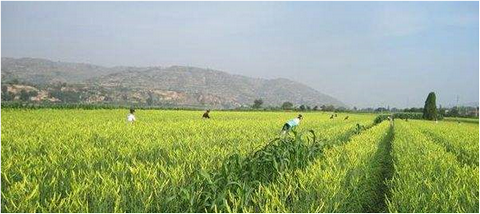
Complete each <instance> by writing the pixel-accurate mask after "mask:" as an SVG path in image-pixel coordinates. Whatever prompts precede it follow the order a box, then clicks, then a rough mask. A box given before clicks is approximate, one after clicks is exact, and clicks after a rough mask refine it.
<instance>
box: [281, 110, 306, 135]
mask: <svg viewBox="0 0 480 214" xmlns="http://www.w3.org/2000/svg"><path fill="white" fill-rule="evenodd" d="M302 119H303V117H302V115H301V114H299V115H298V117H297V118H294V119H291V120H289V121H288V122H287V123H285V125H283V128H282V134H286V133H287V132H288V131H290V130H291V129H292V128H293V127H295V126H298V125H299V124H300V121H301V120H302Z"/></svg>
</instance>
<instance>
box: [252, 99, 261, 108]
mask: <svg viewBox="0 0 480 214" xmlns="http://www.w3.org/2000/svg"><path fill="white" fill-rule="evenodd" d="M262 105H263V100H262V99H257V100H254V101H253V106H252V108H255V109H259V108H260V107H262Z"/></svg>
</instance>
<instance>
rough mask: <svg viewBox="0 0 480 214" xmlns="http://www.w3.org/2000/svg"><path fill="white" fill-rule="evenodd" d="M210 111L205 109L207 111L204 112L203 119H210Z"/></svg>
mask: <svg viewBox="0 0 480 214" xmlns="http://www.w3.org/2000/svg"><path fill="white" fill-rule="evenodd" d="M209 113H210V109H208V110H207V111H205V113H203V116H202V119H210V115H208V114H209Z"/></svg>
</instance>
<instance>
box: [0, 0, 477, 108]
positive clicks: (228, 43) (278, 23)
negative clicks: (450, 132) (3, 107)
mask: <svg viewBox="0 0 480 214" xmlns="http://www.w3.org/2000/svg"><path fill="white" fill-rule="evenodd" d="M1 4H2V22H1V23H2V32H1V35H2V38H1V39H2V56H9V57H39V58H47V59H51V60H60V61H70V62H86V63H93V64H98V65H105V66H113V65H132V66H154V65H162V66H167V65H189V66H197V67H204V68H206V67H208V68H213V69H218V70H223V71H227V72H229V73H234V74H242V75H246V76H250V77H261V78H279V77H283V78H288V79H292V80H296V81H298V82H301V83H304V84H307V85H309V86H311V87H313V88H315V89H317V90H319V91H321V92H324V93H326V94H329V95H332V96H334V97H336V98H338V99H340V100H341V101H343V102H345V103H347V104H349V105H350V106H357V107H366V106H375V107H376V106H387V105H390V106H391V107H393V106H396V107H405V106H406V105H407V102H408V104H409V105H410V106H423V102H424V100H425V98H426V96H427V94H428V92H430V91H435V92H436V93H437V100H438V101H437V102H439V103H440V104H444V105H446V104H452V103H455V102H456V96H457V95H459V96H460V102H472V101H473V102H478V97H479V91H478V89H479V83H478V81H479V49H478V48H479V35H478V32H479V23H478V20H479V14H478V8H479V5H478V2H333V3H332V2H174V3H172V2H2V3H1Z"/></svg>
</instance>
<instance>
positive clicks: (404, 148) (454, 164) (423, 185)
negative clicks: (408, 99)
mask: <svg viewBox="0 0 480 214" xmlns="http://www.w3.org/2000/svg"><path fill="white" fill-rule="evenodd" d="M392 156H393V161H394V169H395V173H394V176H393V179H392V181H391V182H389V187H390V191H391V197H390V198H389V200H388V209H389V211H390V212H474V213H478V211H479V209H478V207H479V200H478V198H479V192H478V188H479V185H478V183H479V177H478V172H479V169H478V166H465V165H462V164H460V163H459V162H458V161H457V159H456V157H455V156H454V155H453V154H451V153H449V152H447V151H446V150H445V148H444V147H442V146H441V145H439V144H437V143H435V142H433V141H432V140H431V139H429V138H428V137H426V136H425V135H424V134H423V133H422V132H421V131H419V130H417V129H415V127H414V126H412V125H411V123H410V122H404V121H396V123H395V138H394V141H393V144H392Z"/></svg>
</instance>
